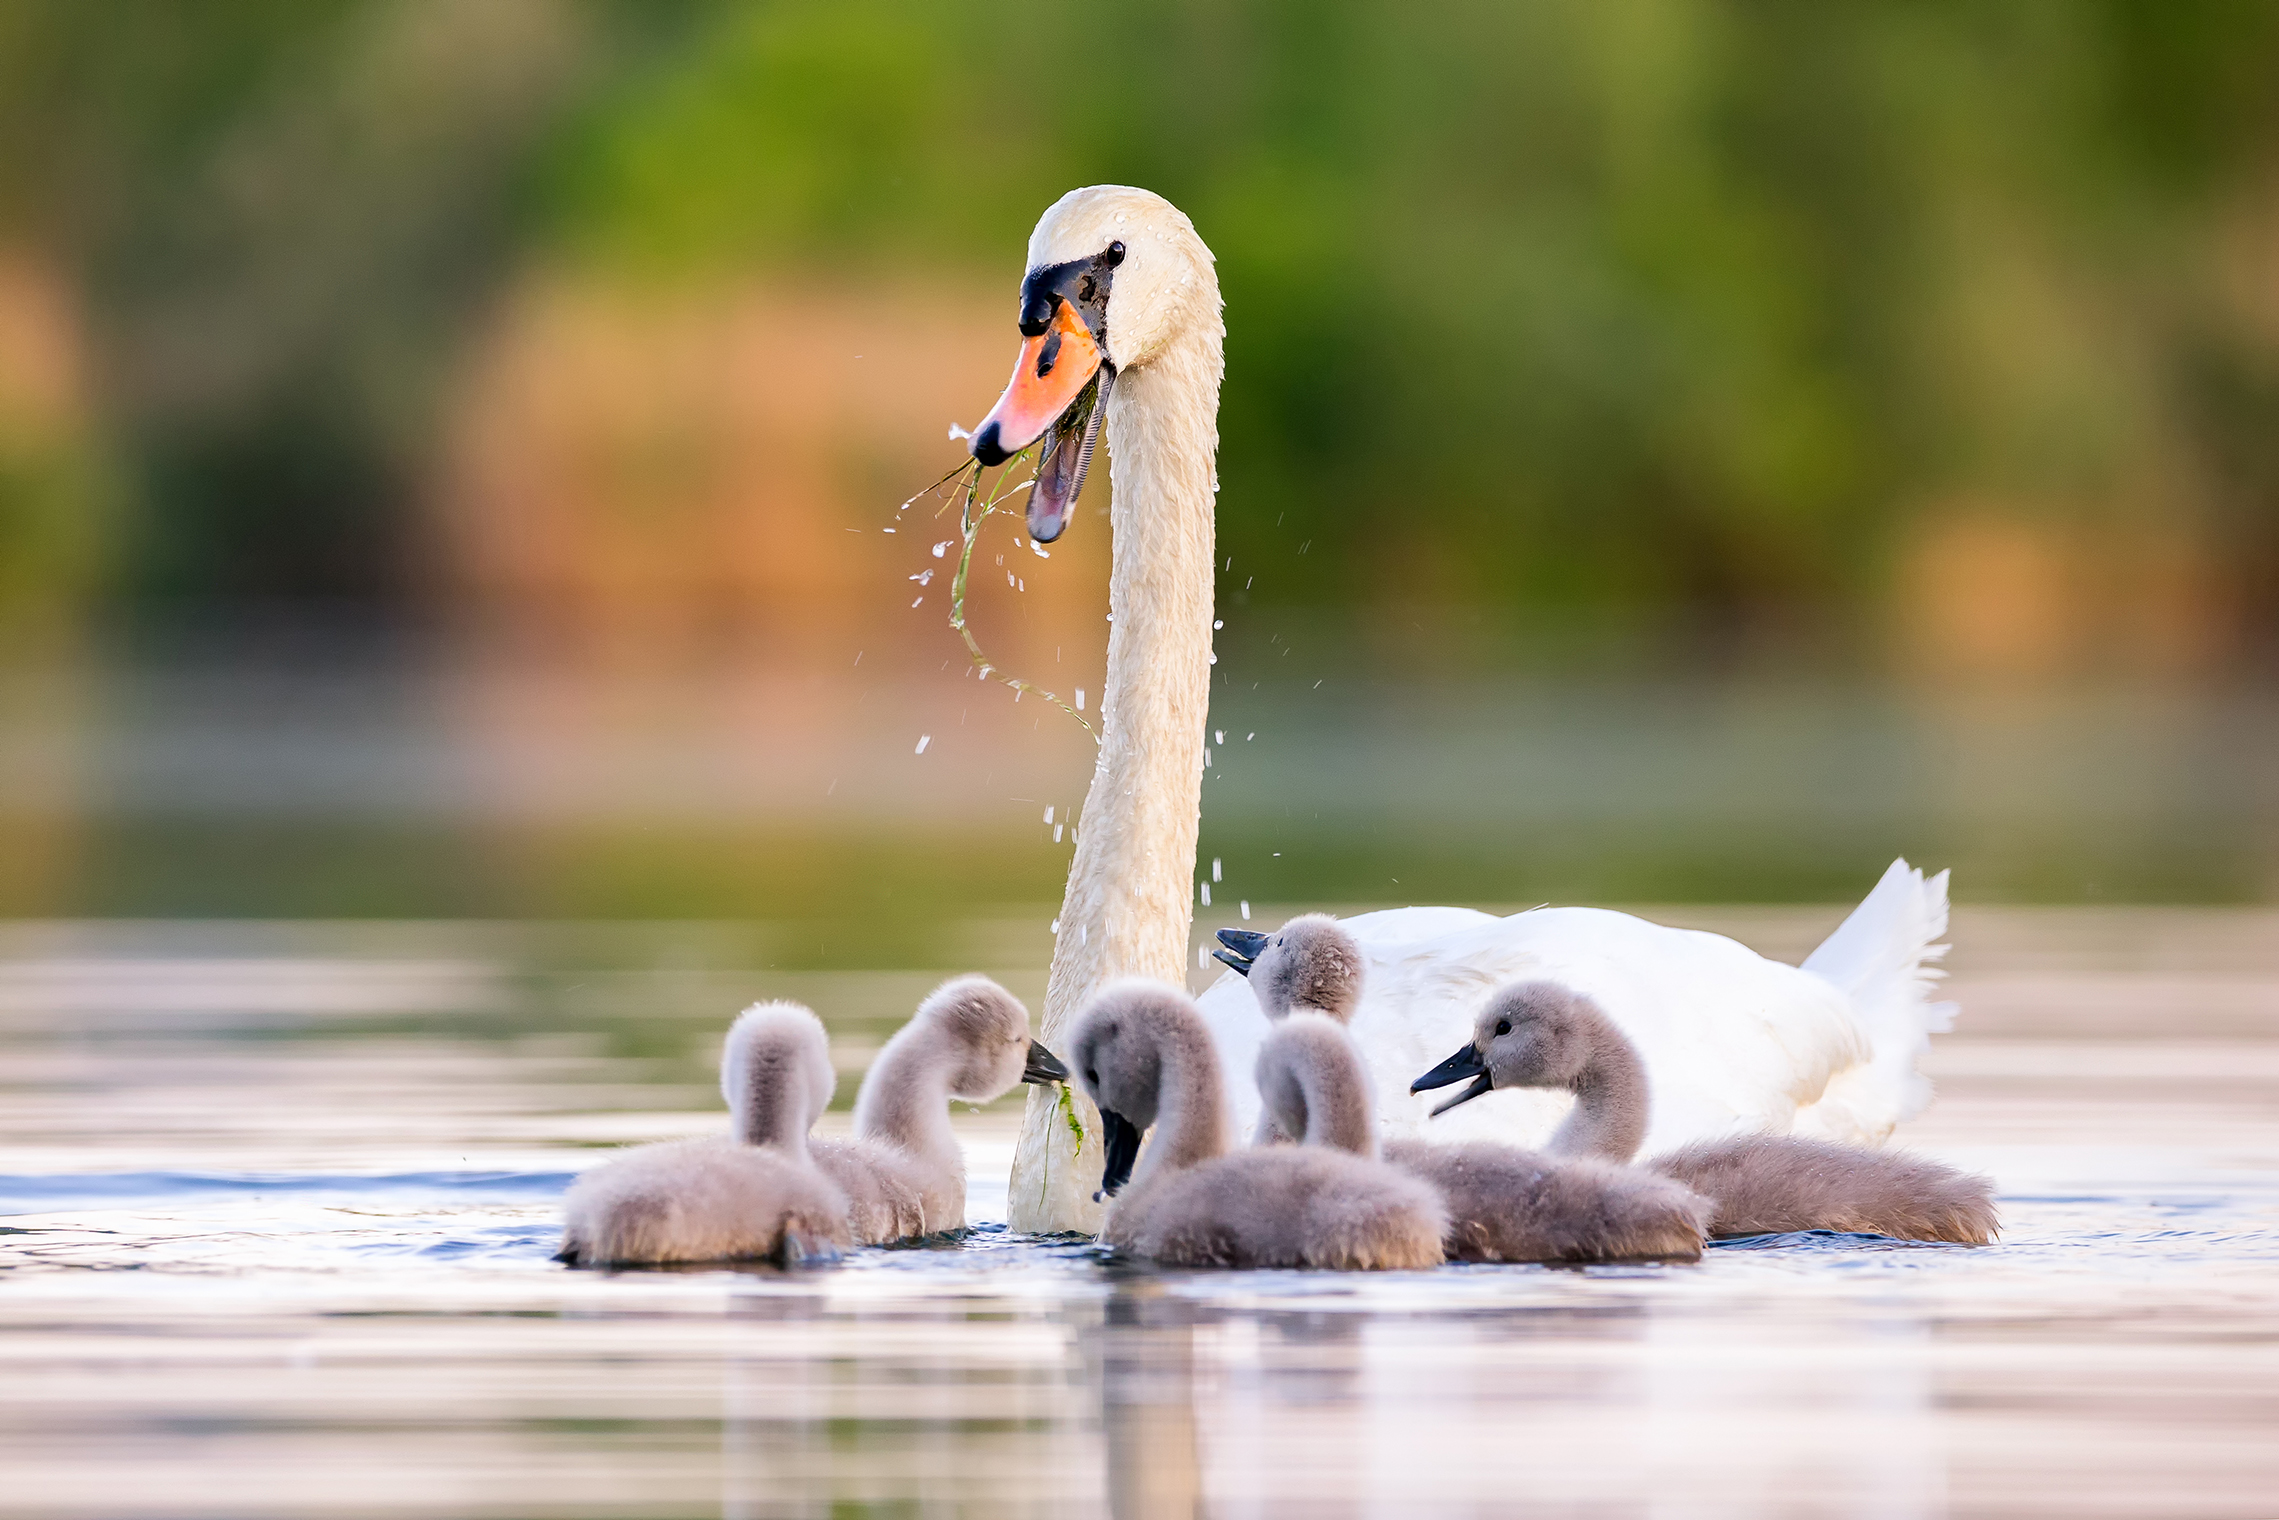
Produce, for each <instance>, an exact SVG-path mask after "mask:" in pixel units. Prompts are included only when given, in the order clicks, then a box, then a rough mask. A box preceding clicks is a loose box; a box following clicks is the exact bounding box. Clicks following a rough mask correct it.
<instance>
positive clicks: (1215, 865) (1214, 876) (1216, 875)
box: [1211, 855, 1227, 881]
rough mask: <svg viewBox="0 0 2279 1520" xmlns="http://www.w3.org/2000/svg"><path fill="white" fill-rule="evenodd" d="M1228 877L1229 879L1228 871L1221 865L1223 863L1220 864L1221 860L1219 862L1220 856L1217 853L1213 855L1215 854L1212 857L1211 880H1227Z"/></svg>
mask: <svg viewBox="0 0 2279 1520" xmlns="http://www.w3.org/2000/svg"><path fill="white" fill-rule="evenodd" d="M1226 879H1227V877H1226V871H1225V869H1224V867H1222V866H1221V864H1220V862H1219V857H1218V856H1216V855H1213V856H1212V857H1211V880H1213V881H1225V880H1226Z"/></svg>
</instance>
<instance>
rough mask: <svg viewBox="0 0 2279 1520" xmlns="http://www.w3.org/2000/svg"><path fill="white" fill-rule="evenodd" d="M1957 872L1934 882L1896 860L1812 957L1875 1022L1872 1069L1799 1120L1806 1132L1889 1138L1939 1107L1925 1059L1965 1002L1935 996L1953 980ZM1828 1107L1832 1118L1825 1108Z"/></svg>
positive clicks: (1864, 1018)
mask: <svg viewBox="0 0 2279 1520" xmlns="http://www.w3.org/2000/svg"><path fill="white" fill-rule="evenodd" d="M1946 932H1947V873H1946V872H1945V871H1941V872H1939V873H1938V874H1937V875H1935V876H1928V877H1926V876H1925V875H1924V874H1923V872H1921V871H1920V870H1917V869H1916V868H1915V867H1913V866H1911V865H1909V864H1908V863H1907V862H1906V861H1905V860H1904V859H1900V860H1895V861H1893V862H1892V863H1891V866H1890V869H1888V870H1886V871H1885V872H1884V873H1883V879H1882V880H1880V881H1878V882H1877V883H1876V884H1875V890H1874V891H1872V892H1870V893H1868V895H1867V896H1866V898H1865V899H1863V900H1862V901H1861V903H1860V905H1859V906H1858V907H1857V908H1854V909H1853V910H1852V912H1851V916H1850V917H1848V918H1846V919H1845V920H1844V921H1843V923H1841V924H1839V925H1838V926H1837V928H1836V932H1835V933H1833V934H1831V935H1829V936H1828V938H1827V939H1826V940H1825V941H1823V942H1822V943H1821V945H1820V948H1819V949H1817V950H1815V951H1813V952H1812V954H1811V955H1809V956H1807V957H1806V958H1805V961H1804V969H1805V970H1807V971H1809V972H1811V973H1813V974H1814V975H1815V976H1818V977H1820V978H1821V979H1822V980H1823V981H1826V982H1828V983H1830V984H1831V985H1832V986H1834V987H1835V988H1836V990H1837V991H1839V992H1841V993H1843V994H1844V995H1845V996H1846V997H1847V998H1849V999H1850V1000H1851V1004H1852V1006H1853V1007H1854V1008H1855V1009H1857V1010H1858V1012H1859V1016H1860V1020H1861V1022H1862V1023H1863V1024H1864V1025H1865V1026H1866V1029H1867V1034H1868V1043H1869V1048H1870V1052H1871V1054H1870V1057H1869V1060H1868V1063H1867V1064H1866V1065H1865V1066H1861V1067H1855V1068H1853V1069H1852V1070H1850V1071H1847V1072H1844V1073H1843V1074H1841V1075H1840V1076H1838V1077H1837V1078H1836V1080H1835V1081H1833V1082H1831V1083H1829V1085H1828V1090H1827V1092H1826V1093H1825V1094H1824V1095H1823V1096H1822V1098H1821V1100H1820V1102H1819V1103H1816V1104H1815V1105H1813V1107H1812V1108H1811V1109H1809V1110H1806V1111H1805V1112H1804V1113H1802V1114H1799V1115H1798V1119H1799V1121H1800V1122H1799V1124H1798V1126H1797V1132H1798V1133H1813V1132H1816V1131H1817V1132H1821V1133H1825V1134H1826V1135H1827V1136H1828V1137H1829V1138H1831V1139H1858V1140H1869V1141H1880V1140H1882V1139H1883V1138H1884V1137H1886V1136H1888V1135H1889V1134H1890V1133H1891V1129H1892V1126H1893V1125H1895V1124H1897V1123H1898V1122H1899V1121H1900V1120H1902V1119H1906V1118H1910V1117H1912V1116H1914V1115H1916V1114H1919V1113H1921V1112H1922V1111H1923V1109H1924V1108H1925V1107H1926V1106H1928V1105H1929V1103H1930V1101H1931V1079H1930V1078H1929V1077H1927V1076H1925V1075H1924V1074H1923V1072H1922V1059H1923V1057H1924V1055H1925V1054H1927V1053H1928V1052H1929V1050H1930V1048H1931V1036H1932V1035H1934V1034H1944V1033H1946V1032H1947V1031H1948V1030H1950V1029H1952V1028H1953V1027H1954V1021H1955V1015H1956V1013H1957V1011H1958V1010H1957V1008H1956V1005H1955V1004H1953V1003H1951V1002H1942V1001H1939V1000H1937V999H1936V998H1935V996H1934V993H1935V992H1936V990H1937V987H1938V983H1939V981H1940V980H1941V979H1942V978H1943V977H1945V976H1946V972H1945V971H1944V970H1943V969H1942V968H1941V967H1940V965H1939V962H1940V961H1941V960H1943V959H1944V958H1945V956H1946V953H1947V948H1948V947H1947V944H1946V942H1945V938H1946ZM1823 1111H1825V1112H1823Z"/></svg>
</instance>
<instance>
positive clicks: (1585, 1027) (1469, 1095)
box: [1409, 982, 1610, 1116]
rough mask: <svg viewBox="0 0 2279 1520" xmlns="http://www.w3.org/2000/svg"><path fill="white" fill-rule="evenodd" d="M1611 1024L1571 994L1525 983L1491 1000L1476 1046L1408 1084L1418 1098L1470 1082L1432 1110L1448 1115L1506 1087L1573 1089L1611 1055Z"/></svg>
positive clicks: (1476, 1027) (1476, 1026)
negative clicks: (1420, 1094)
mask: <svg viewBox="0 0 2279 1520" xmlns="http://www.w3.org/2000/svg"><path fill="white" fill-rule="evenodd" d="M1609 1027H1610V1025H1609V1022H1608V1020H1607V1017H1606V1015H1605V1014H1604V1013H1602V1012H1601V1011H1600V1010H1599V1006H1598V1004H1596V1003H1594V1002H1592V1001H1591V1000H1590V999H1589V998H1587V997H1585V996H1584V995H1583V994H1582V993H1580V992H1577V991H1575V990H1574V989H1573V988H1572V987H1567V986H1563V985H1561V984H1560V983H1558V982H1518V983H1515V984H1513V985H1512V986H1509V987H1505V988H1502V989H1500V990H1499V991H1497V992H1496V993H1495V994H1494V995H1493V996H1491V997H1490V998H1489V999H1488V1001H1487V1003H1486V1005H1485V1006H1484V1007H1482V1008H1481V1009H1480V1014H1479V1017H1478V1018H1476V1019H1475V1020H1473V1023H1472V1043H1471V1044H1469V1045H1466V1046H1465V1047H1464V1048H1463V1049H1462V1050H1459V1051H1457V1052H1456V1054H1454V1055H1452V1056H1450V1057H1449V1058H1448V1059H1447V1060H1445V1061H1443V1062H1441V1063H1440V1064H1439V1065H1438V1066H1435V1067H1434V1068H1433V1069H1432V1070H1430V1071H1428V1072H1426V1073H1425V1074H1424V1075H1423V1076H1421V1077H1419V1078H1417V1079H1416V1080H1415V1081H1414V1082H1412V1083H1410V1084H1409V1091H1410V1092H1412V1093H1418V1092H1424V1091H1426V1090H1427V1089H1430V1088H1435V1087H1447V1086H1450V1085H1452V1084H1453V1083H1457V1082H1461V1081H1463V1080H1465V1079H1466V1078H1470V1079H1471V1086H1469V1087H1467V1088H1465V1089H1464V1090H1463V1091H1462V1092H1460V1093H1458V1094H1457V1095H1456V1096H1455V1097H1453V1098H1450V1099H1449V1100H1448V1101H1447V1102H1445V1103H1443V1104H1441V1105H1440V1106H1439V1107H1438V1108H1436V1109H1434V1110H1433V1113H1434V1115H1435V1116H1437V1115H1440V1114H1444V1113H1446V1112H1448V1110H1450V1109H1452V1108H1454V1107H1456V1106H1457V1105H1458V1104H1461V1103H1469V1102H1471V1101H1472V1100H1473V1099H1474V1098H1477V1097H1479V1096H1480V1095H1481V1094H1482V1093H1487V1092H1492V1091H1494V1090H1495V1089H1496V1088H1499V1087H1563V1088H1573V1087H1574V1086H1576V1085H1577V1084H1578V1083H1580V1082H1582V1081H1583V1080H1584V1078H1585V1075H1586V1074H1587V1073H1588V1072H1589V1071H1590V1070H1591V1068H1592V1066H1593V1065H1595V1064H1596V1063H1597V1062H1598V1061H1599V1060H1600V1059H1601V1058H1602V1057H1603V1055H1604V1054H1605V1042H1606V1034H1607V1031H1608V1029H1609Z"/></svg>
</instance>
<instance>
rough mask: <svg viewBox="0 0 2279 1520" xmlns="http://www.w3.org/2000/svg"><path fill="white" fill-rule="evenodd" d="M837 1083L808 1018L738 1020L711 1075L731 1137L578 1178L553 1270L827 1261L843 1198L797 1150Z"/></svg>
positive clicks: (648, 1153)
mask: <svg viewBox="0 0 2279 1520" xmlns="http://www.w3.org/2000/svg"><path fill="white" fill-rule="evenodd" d="M836 1083H837V1079H836V1076H835V1074H834V1073H833V1071H832V1069H831V1055H830V1049H829V1045H828V1042H827V1041H826V1040H825V1038H824V1034H823V1025H822V1022H821V1021H820V1020H818V1019H817V1018H816V1017H815V1015H814V1014H813V1013H812V1012H810V1011H809V1010H807V1009H805V1008H802V1007H800V1006H799V1005H798V1004H797V1003H761V1004H759V1005H757V1006H755V1007H752V1008H748V1009H746V1010H745V1011H744V1014H743V1016H742V1017H741V1018H739V1019H737V1020H736V1023H735V1025H734V1026H733V1027H732V1028H730V1029H729V1031H728V1042H727V1047H726V1051H725V1056H724V1059H723V1060H722V1062H721V1070H720V1087H721V1092H722V1094H723V1095H724V1096H725V1097H726V1098H727V1100H728V1109H729V1113H730V1115H731V1117H732V1119H733V1123H734V1133H733V1134H732V1135H729V1136H723V1137H719V1138H712V1139H701V1140H672V1141H667V1142H665V1143H663V1144H660V1145H643V1146H637V1147H635V1148H633V1149H632V1150H629V1151H627V1152H626V1153H625V1154H623V1155H621V1156H618V1157H616V1158H614V1159H612V1160H610V1161H607V1162H604V1163H603V1164H602V1165H600V1166H597V1167H595V1168H594V1169H593V1170H592V1171H590V1172H587V1173H586V1174H585V1175H584V1176H582V1177H580V1178H579V1179H578V1180H577V1181H576V1182H574V1183H572V1184H571V1185H570V1191H569V1193H568V1195H567V1196H566V1197H565V1198H564V1199H563V1200H562V1249H561V1251H560V1252H559V1253H558V1254H557V1256H556V1259H557V1260H560V1261H567V1262H572V1263H574V1264H577V1265H580V1266H609V1265H633V1264H644V1263H658V1262H682V1261H729V1260H736V1259H762V1260H776V1261H784V1262H796V1261H801V1260H805V1259H809V1258H813V1257H829V1256H834V1255H836V1254H837V1253H838V1252H839V1251H840V1250H842V1249H844V1248H845V1247H846V1246H847V1245H848V1244H849V1239H850V1237H849V1234H848V1228H847V1195H846V1194H845V1193H844V1192H843V1191H841V1189H840V1187H839V1185H838V1184H837V1183H835V1182H833V1181H832V1180H831V1178H830V1177H829V1176H827V1175H826V1174H825V1173H824V1172H823V1171H822V1169H820V1168H819V1167H818V1166H817V1165H816V1164H815V1158H814V1157H813V1156H812V1155H811V1154H810V1153H809V1150H808V1145H807V1131H808V1129H809V1127H810V1126H811V1125H813V1124H814V1122H815V1120H816V1119H817V1118H818V1117H819V1116H820V1115H821V1114H822V1112H823V1110H824V1109H826V1108H827V1107H829V1106H830V1103H831V1091H832V1088H833V1087H834V1086H835V1085H836Z"/></svg>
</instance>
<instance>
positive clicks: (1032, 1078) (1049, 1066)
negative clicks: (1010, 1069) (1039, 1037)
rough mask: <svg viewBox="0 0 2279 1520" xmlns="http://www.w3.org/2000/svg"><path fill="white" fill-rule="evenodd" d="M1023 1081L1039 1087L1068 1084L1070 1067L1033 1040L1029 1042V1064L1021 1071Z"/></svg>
mask: <svg viewBox="0 0 2279 1520" xmlns="http://www.w3.org/2000/svg"><path fill="white" fill-rule="evenodd" d="M1021 1080H1022V1081H1024V1082H1032V1083H1035V1084H1036V1085H1037V1086H1039V1087H1043V1086H1047V1085H1049V1084H1051V1083H1054V1082H1066V1081H1067V1080H1068V1066H1067V1064H1066V1063H1064V1062H1063V1061H1062V1060H1061V1058H1060V1057H1058V1056H1056V1055H1054V1054H1053V1053H1052V1052H1051V1051H1049V1050H1047V1049H1045V1047H1044V1046H1043V1045H1041V1044H1039V1043H1038V1042H1037V1041H1035V1040H1031V1041H1029V1059H1028V1063H1027V1064H1026V1065H1025V1066H1023V1067H1022V1069H1021Z"/></svg>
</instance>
